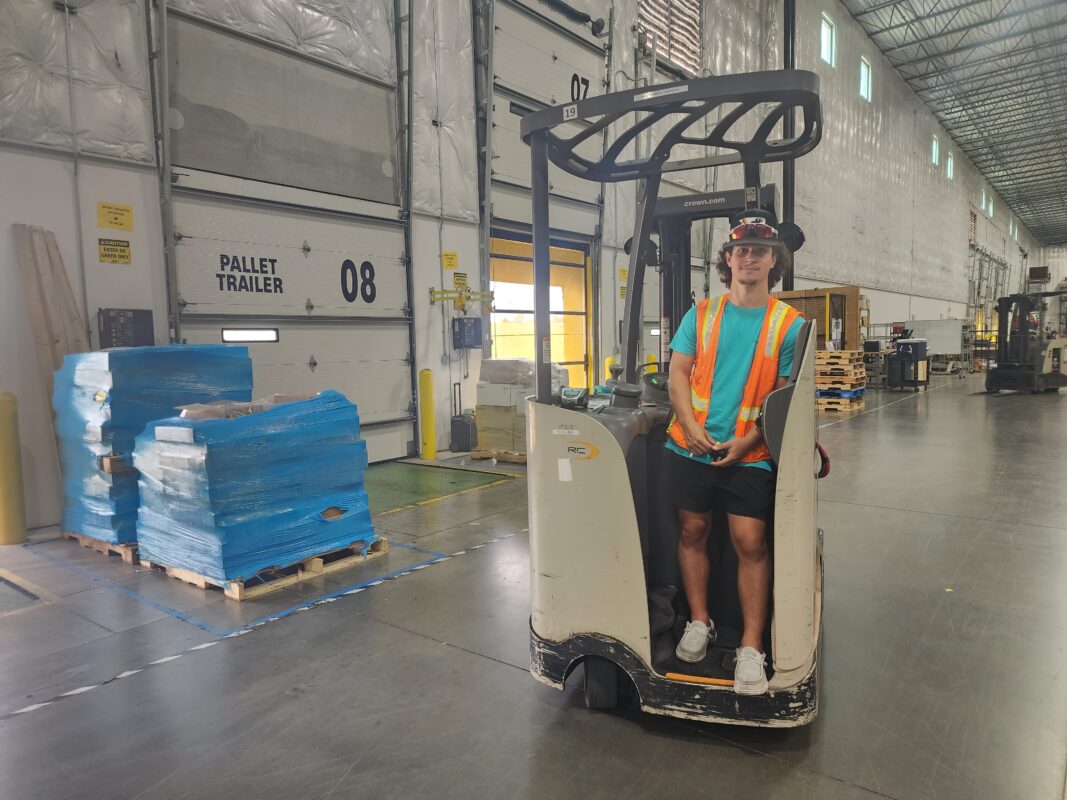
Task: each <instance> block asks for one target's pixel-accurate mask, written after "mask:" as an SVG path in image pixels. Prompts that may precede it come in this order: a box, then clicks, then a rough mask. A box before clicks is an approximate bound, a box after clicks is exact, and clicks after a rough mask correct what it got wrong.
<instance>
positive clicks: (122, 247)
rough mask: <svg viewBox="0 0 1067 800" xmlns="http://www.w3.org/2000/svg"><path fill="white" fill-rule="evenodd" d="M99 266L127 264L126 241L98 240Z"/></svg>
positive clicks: (127, 242)
mask: <svg viewBox="0 0 1067 800" xmlns="http://www.w3.org/2000/svg"><path fill="white" fill-rule="evenodd" d="M97 241H98V242H99V243H100V263H101V264H129V263H130V243H129V241H127V240H126V239H98V240H97Z"/></svg>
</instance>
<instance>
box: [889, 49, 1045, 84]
mask: <svg viewBox="0 0 1067 800" xmlns="http://www.w3.org/2000/svg"><path fill="white" fill-rule="evenodd" d="M1057 45H1059V42H1039V43H1037V44H1034V45H1030V46H1029V47H1024V48H1022V49H1019V50H1012V51H1011V52H1010V53H997V54H995V55H991V56H983V57H982V58H979V59H977V60H975V61H964V62H963V63H961V64H954V65H952V66H951V67H940V68H938V69H935V70H932V71H931V72H920V73H918V74H917V75H905V74H904V73H901V77H902V78H904V80H905V81H907V82H908V84H909V85H910V84H911V82H912V81H921V80H926V79H927V78H936V77H938V76H939V75H952V74H953V73H956V72H959V71H960V70H961V69H967V68H968V67H979V66H981V65H982V64H989V63H990V62H993V61H1001V60H1002V59H1005V58H1015V57H1017V56H1023V55H1026V54H1027V53H1036V52H1037V51H1039V50H1044V49H1046V48H1049V47H1056V46H1057ZM895 66H897V67H898V69H899V65H895ZM972 77H973V75H972Z"/></svg>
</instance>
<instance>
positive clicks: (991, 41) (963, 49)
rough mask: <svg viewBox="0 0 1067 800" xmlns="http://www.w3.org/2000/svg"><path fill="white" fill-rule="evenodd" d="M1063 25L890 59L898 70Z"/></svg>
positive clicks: (1061, 22) (1062, 22)
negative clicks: (904, 58)
mask: <svg viewBox="0 0 1067 800" xmlns="http://www.w3.org/2000/svg"><path fill="white" fill-rule="evenodd" d="M1063 25H1067V19H1061V20H1057V21H1056V22H1053V23H1051V24H1050V23H1047V22H1043V23H1041V24H1039V25H1034V26H1032V27H1029V28H1023V29H1022V30H1019V31H1009V32H1008V33H1003V34H1001V35H1000V36H994V37H992V38H991V39H982V40H981V41H978V42H973V43H971V44H966V45H962V46H960V47H954V48H952V49H951V50H942V51H939V52H937V53H933V54H931V55H928V56H923V57H922V58H913V59H911V60H910V61H893V60H892V59H890V63H892V64H893V66H894V67H896V68H897V69H901V68H902V67H910V66H912V65H913V64H924V63H927V62H929V61H932V60H934V59H936V58H948V57H949V56H957V55H960V54H961V53H971V52H973V51H975V50H979V49H981V48H983V47H989V46H990V45H994V44H1000V43H1001V42H1007V41H1011V40H1012V39H1020V38H1022V37H1023V36H1029V35H1030V34H1031V33H1047V32H1049V31H1051V30H1053V29H1055V28H1059V27H1061V26H1063ZM1054 43H1058V42H1054ZM1005 55H1011V54H1010V53H1001V54H1000V57H1003V56H1005Z"/></svg>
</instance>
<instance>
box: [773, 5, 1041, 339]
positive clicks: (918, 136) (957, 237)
mask: <svg viewBox="0 0 1067 800" xmlns="http://www.w3.org/2000/svg"><path fill="white" fill-rule="evenodd" d="M824 10H826V11H827V12H828V13H829V14H830V15H831V17H832V19H833V21H834V22H835V24H836V25H837V34H838V38H837V59H836V67H830V66H829V65H828V64H826V63H824V62H823V61H822V60H821V59H820V58H819V31H820V23H821V15H822V12H823V11H824ZM776 13H777V12H776ZM797 37H798V46H797V65H798V67H800V68H802V69H812V70H814V71H815V72H817V73H818V74H819V76H820V78H821V82H822V95H823V116H824V123H825V128H824V133H823V139H822V142H821V144H820V145H819V146H818V148H816V150H815V151H814V152H813V153H811V154H810V155H808V156H806V157H804V158H802V159H800V160H799V161H798V166H797V222H798V223H799V224H800V225H801V226H802V227H803V228H804V230H805V231H806V233H807V237H808V243H807V245H806V246H805V248H804V249H803V250H802V251H801V252H800V253H799V254H798V256H797V275H798V277H800V276H802V277H803V278H804V279H805V281H804V282H805V283H809V282H814V283H815V284H817V285H827V284H834V283H837V284H848V283H858V284H860V285H861V286H863V287H864V288H865V289H866V290H868V291H867V294H869V295H870V296H871V297H872V303H871V313H872V321H880V320H881V321H890V320H891V319H897V318H900V314H901V312H902V311H904V310H905V308H906V307H907V309H908V310H909V315H908V316H910V317H911V318H924V317H926V316H927V315H931V314H932V315H933V318H935V319H936V318H937V317H938V316H940V315H943V314H945V313H946V312H949V311H951V313H953V314H961V315H962V313H963V311H964V310H965V306H966V302H967V281H968V276H969V273H970V266H969V264H970V257H969V247H968V239H969V234H968V225H969V212H970V211H974V212H976V213H977V216H978V224H977V236H976V243H977V244H978V245H979V246H980V247H983V248H985V249H987V250H989V251H990V252H992V253H994V254H995V255H1002V256H1004V257H1005V258H1007V260H1008V262H1009V263H1010V264H1011V265H1012V266H1013V273H1012V279H1011V281H1010V282H1009V285H1011V286H1013V287H1014V286H1017V285H1018V281H1019V276H1020V275H1021V272H1020V269H1021V264H1022V257H1021V254H1020V252H1019V247H1022V248H1023V249H1025V250H1029V251H1030V252H1031V253H1032V254H1034V255H1036V253H1037V250H1038V247H1037V246H1036V244H1035V242H1034V241H1033V239H1032V237H1031V236H1030V235H1029V232H1028V231H1026V230H1025V229H1023V228H1020V231H1019V241H1018V244H1016V242H1015V241H1014V240H1013V239H1012V238H1011V237H1009V236H1008V224H1009V214H1010V211H1009V209H1008V208H1007V206H1006V205H1005V204H1004V202H1003V200H1002V199H1001V198H1000V197H999V196H997V195H995V194H994V193H993V192H992V189H991V188H990V187H989V185H988V184H987V183H986V182H985V181H984V179H983V178H982V176H981V175H980V174H979V173H978V171H977V170H976V169H975V168H974V166H973V165H972V164H971V163H970V161H969V160H968V159H967V157H966V156H965V155H964V154H963V153H961V152H960V151H959V150H958V148H956V146H955V144H954V143H953V142H952V140H951V139H950V138H949V136H948V135H947V133H946V132H945V131H944V130H943V129H942V128H941V127H940V125H938V123H937V121H936V119H935V118H934V117H933V115H932V114H931V113H930V112H929V111H928V110H927V109H926V108H925V106H923V104H922V103H921V101H920V100H919V99H918V97H917V96H916V95H915V94H914V93H913V92H912V91H911V89H910V88H909V87H908V86H907V85H906V84H905V83H904V81H903V80H902V79H901V78H900V77H899V76H898V75H897V73H896V72H895V71H894V70H893V68H892V67H891V66H890V64H889V63H888V62H887V61H886V60H885V59H884V58H883V57H882V56H881V55H880V53H879V51H878V49H877V47H876V46H875V45H874V43H873V42H872V41H871V40H870V39H869V38H868V37H867V35H866V34H865V33H864V31H863V29H862V28H861V27H860V25H859V24H858V23H856V22H855V21H853V20H852V18H851V17H850V15H849V14H848V12H847V10H846V9H845V8H844V6H842V5H841V4H839V3H834V4H831V5H829V6H828V5H826V4H824V3H821V2H816V0H800V3H799V4H798V25H797ZM861 55H863V56H866V57H867V58H868V59H869V60H870V62H871V64H872V65H873V81H872V82H873V92H872V101H871V102H870V103H868V102H867V101H865V100H863V99H862V98H861V97H860V96H859V63H860V61H859V59H860V56H861ZM935 134H936V135H937V136H938V138H939V140H940V144H941V158H940V162H941V163H940V164H939V165H937V166H935V165H933V164H932V163H931V154H930V149H931V137H932V136H933V135H935ZM950 152H951V153H953V155H954V158H955V177H954V179H952V180H949V179H948V178H947V177H946V175H945V156H946V155H947V154H948V153H950ZM983 188H985V189H986V191H987V193H988V194H990V195H991V196H993V198H994V202H993V209H994V213H993V217H992V218H990V217H989V215H988V214H986V213H983V212H982V210H981V208H980V206H981V202H982V201H981V195H982V189H983ZM1029 263H1030V264H1031V265H1033V263H1034V261H1033V258H1031V260H1030V262H1029ZM800 283H801V282H800V281H799V280H798V286H799V285H800ZM875 290H877V291H875ZM908 295H911V296H913V298H912V299H910V300H908V302H907V303H906V304H905V299H906V297H907V296H908ZM934 312H937V313H934Z"/></svg>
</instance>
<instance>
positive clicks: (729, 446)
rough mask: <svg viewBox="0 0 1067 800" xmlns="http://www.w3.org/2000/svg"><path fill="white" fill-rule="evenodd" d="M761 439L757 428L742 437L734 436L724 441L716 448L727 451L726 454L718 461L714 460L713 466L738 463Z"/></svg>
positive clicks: (729, 465) (728, 465)
mask: <svg viewBox="0 0 1067 800" xmlns="http://www.w3.org/2000/svg"><path fill="white" fill-rule="evenodd" d="M759 440H760V432H759V430H757V429H756V428H753V429H752V431H750V432H749V433H747V434H746V435H744V436H741V437H740V438H738V437H734V438H733V439H730V440H729V441H727V442H722V443H721V444H719V445H718V446H717V447H715V448H714V449H715V450H716V451H718V452H722V451H724V450H725V451H726V455H724V456H723V457H722V458H720V459H719V460H718V461H712V462H711V466H713V467H732V466H733V465H734V464H737V463H739V462H740V461H741V459H742V458H744V457H745V456H746V455H748V451H749V450H751V449H752V448H753V447H755V446H756V444H757V443H758V442H759Z"/></svg>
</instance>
